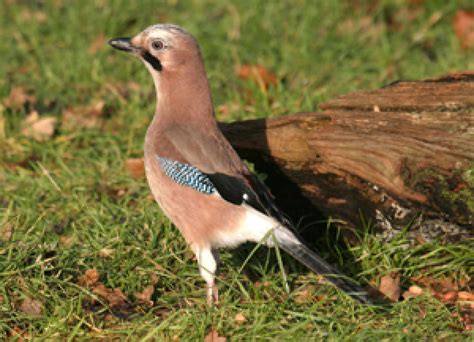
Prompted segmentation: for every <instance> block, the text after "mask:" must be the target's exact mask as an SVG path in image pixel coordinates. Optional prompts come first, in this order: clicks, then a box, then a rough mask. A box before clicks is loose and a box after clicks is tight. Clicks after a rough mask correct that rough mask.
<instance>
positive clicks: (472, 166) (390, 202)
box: [222, 72, 474, 239]
mask: <svg viewBox="0 0 474 342" xmlns="http://www.w3.org/2000/svg"><path fill="white" fill-rule="evenodd" d="M320 109H321V110H322V112H313V113H296V114H292V115H287V116H282V117H278V118H268V119H261V120H249V121H243V122H235V123H230V124H223V125H222V129H223V132H224V134H225V135H226V137H227V138H228V139H229V140H230V142H231V143H232V145H233V146H234V147H235V148H236V150H237V151H238V152H239V153H240V154H241V155H242V156H243V157H244V158H246V159H247V160H249V161H251V162H254V163H255V164H256V168H257V170H258V171H260V172H265V173H266V174H267V175H268V181H269V183H270V184H269V185H270V186H271V189H272V191H273V192H274V194H275V195H276V196H277V198H278V204H279V205H280V206H281V207H282V208H284V209H285V210H286V211H287V212H288V213H289V214H293V215H290V216H293V217H295V216H297V215H305V214H308V213H309V212H306V213H305V212H304V211H305V210H310V211H314V210H319V211H320V212H322V213H323V214H324V215H325V216H327V217H332V218H335V219H339V220H343V221H344V222H345V223H347V225H349V226H351V227H353V228H361V227H362V226H365V225H366V224H367V222H368V221H369V220H370V221H371V222H372V223H373V225H375V226H376V227H377V228H378V230H379V231H380V232H382V234H384V235H385V236H386V237H391V236H393V235H394V233H396V232H397V231H399V230H400V229H401V228H402V227H404V226H406V225H407V224H408V223H412V224H413V221H414V220H415V221H416V224H417V225H418V226H419V228H420V229H421V230H423V229H424V231H425V232H424V233H425V235H423V236H422V238H423V239H426V238H427V236H428V238H429V236H430V234H431V235H432V234H433V231H436V232H435V233H436V234H438V233H439V231H440V230H441V233H442V234H444V236H447V237H450V236H458V237H459V236H461V235H462V236H465V235H466V234H472V233H474V229H473V227H474V72H464V73H459V74H452V75H448V76H445V77H442V78H440V79H435V80H425V81H400V82H395V83H393V84H390V85H388V86H386V87H384V88H382V89H379V90H374V91H364V92H356V93H352V94H348V95H343V96H340V97H337V98H335V99H333V100H330V101H328V102H326V103H323V104H321V105H320ZM426 234H427V235H426ZM460 234H461V235H460ZM438 235H439V234H438Z"/></svg>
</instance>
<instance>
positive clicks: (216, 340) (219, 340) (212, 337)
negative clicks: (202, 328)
mask: <svg viewBox="0 0 474 342" xmlns="http://www.w3.org/2000/svg"><path fill="white" fill-rule="evenodd" d="M226 341H227V338H225V337H224V336H219V334H218V333H217V331H215V330H214V329H211V331H210V332H209V334H207V336H206V337H204V342H226Z"/></svg>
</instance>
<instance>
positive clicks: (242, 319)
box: [234, 312, 247, 324]
mask: <svg viewBox="0 0 474 342" xmlns="http://www.w3.org/2000/svg"><path fill="white" fill-rule="evenodd" d="M234 321H236V322H237V323H239V324H240V323H244V322H245V321H247V318H245V316H244V314H243V313H241V312H239V313H237V314H236V315H235V317H234Z"/></svg>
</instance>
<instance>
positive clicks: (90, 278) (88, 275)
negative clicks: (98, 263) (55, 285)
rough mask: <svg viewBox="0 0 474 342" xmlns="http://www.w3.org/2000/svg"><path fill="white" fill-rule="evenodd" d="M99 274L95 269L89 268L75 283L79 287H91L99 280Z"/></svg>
mask: <svg viewBox="0 0 474 342" xmlns="http://www.w3.org/2000/svg"><path fill="white" fill-rule="evenodd" d="M99 277H100V273H99V271H97V269H95V268H90V269H88V270H87V271H85V272H84V274H83V275H81V276H80V277H79V279H78V281H77V283H78V284H79V285H81V286H92V285H95V284H96V283H97V281H98V280H99Z"/></svg>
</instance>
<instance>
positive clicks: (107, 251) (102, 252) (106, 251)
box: [99, 247, 114, 258]
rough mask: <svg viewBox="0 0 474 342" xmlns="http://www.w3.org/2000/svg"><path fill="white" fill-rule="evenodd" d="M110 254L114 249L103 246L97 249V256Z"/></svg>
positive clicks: (106, 256)
mask: <svg viewBox="0 0 474 342" xmlns="http://www.w3.org/2000/svg"><path fill="white" fill-rule="evenodd" d="M112 254H114V250H113V249H112V248H107V247H104V248H101V249H100V250H99V256H100V257H101V258H108V257H110V256H111V255H112Z"/></svg>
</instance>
